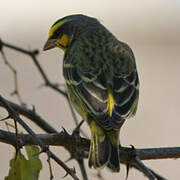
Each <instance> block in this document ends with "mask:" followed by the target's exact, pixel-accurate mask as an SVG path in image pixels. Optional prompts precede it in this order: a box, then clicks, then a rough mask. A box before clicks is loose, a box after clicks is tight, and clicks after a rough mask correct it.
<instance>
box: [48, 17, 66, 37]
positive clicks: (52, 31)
mask: <svg viewBox="0 0 180 180" xmlns="http://www.w3.org/2000/svg"><path fill="white" fill-rule="evenodd" d="M66 22H67V20H62V21H60V22H58V23H56V24H55V25H54V26H52V27H51V29H50V30H49V38H50V37H52V36H53V34H54V32H55V31H56V30H57V29H58V28H60V27H61V26H62V25H63V24H64V23H66Z"/></svg>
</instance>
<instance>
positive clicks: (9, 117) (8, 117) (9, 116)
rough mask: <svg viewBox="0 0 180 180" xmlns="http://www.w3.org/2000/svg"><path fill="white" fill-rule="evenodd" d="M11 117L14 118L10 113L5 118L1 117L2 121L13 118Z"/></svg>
mask: <svg viewBox="0 0 180 180" xmlns="http://www.w3.org/2000/svg"><path fill="white" fill-rule="evenodd" d="M11 118H12V116H11V115H8V116H7V117H5V118H3V119H0V121H5V120H7V119H11Z"/></svg>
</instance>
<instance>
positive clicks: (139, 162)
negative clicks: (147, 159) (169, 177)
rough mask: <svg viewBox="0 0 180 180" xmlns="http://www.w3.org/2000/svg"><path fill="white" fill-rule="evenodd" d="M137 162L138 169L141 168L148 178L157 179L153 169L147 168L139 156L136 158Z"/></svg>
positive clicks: (150, 179)
mask: <svg viewBox="0 0 180 180" xmlns="http://www.w3.org/2000/svg"><path fill="white" fill-rule="evenodd" d="M135 164H136V167H137V168H138V169H140V170H141V171H142V172H143V173H144V174H145V175H146V176H147V177H148V178H149V180H155V179H156V176H155V175H154V174H153V173H152V171H151V170H150V169H149V168H147V167H146V166H145V165H144V164H143V162H142V161H141V160H140V159H139V157H138V156H136V158H135Z"/></svg>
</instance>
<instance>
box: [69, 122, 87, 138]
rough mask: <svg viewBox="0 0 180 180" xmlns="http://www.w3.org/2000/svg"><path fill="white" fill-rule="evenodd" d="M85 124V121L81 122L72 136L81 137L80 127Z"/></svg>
mask: <svg viewBox="0 0 180 180" xmlns="http://www.w3.org/2000/svg"><path fill="white" fill-rule="evenodd" d="M83 122H84V120H81V122H80V123H79V124H78V125H77V127H76V128H75V129H74V131H73V133H72V136H75V135H78V136H80V133H79V130H80V127H81V125H82V124H83Z"/></svg>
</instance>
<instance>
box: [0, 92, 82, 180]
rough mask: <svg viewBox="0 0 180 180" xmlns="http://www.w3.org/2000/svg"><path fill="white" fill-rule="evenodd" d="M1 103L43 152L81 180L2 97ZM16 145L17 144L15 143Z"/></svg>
mask: <svg viewBox="0 0 180 180" xmlns="http://www.w3.org/2000/svg"><path fill="white" fill-rule="evenodd" d="M0 101H1V102H2V104H3V105H4V107H5V108H6V110H7V111H8V113H9V115H10V117H11V118H12V119H14V120H15V121H17V122H18V123H19V124H20V125H21V126H22V127H23V128H24V129H25V130H26V131H27V132H28V133H29V134H30V135H31V137H32V138H33V140H34V141H35V142H36V143H37V144H38V145H39V146H40V148H41V152H46V153H47V154H48V156H49V157H51V158H52V159H53V160H54V161H56V163H58V164H59V165H60V166H61V167H62V168H63V169H64V170H65V171H66V172H67V174H69V175H71V176H72V177H73V178H74V179H75V180H79V178H78V177H77V176H76V174H75V171H74V170H73V169H70V168H69V167H68V166H66V164H64V163H63V162H62V161H61V160H60V159H59V158H58V157H57V156H56V155H55V154H54V153H52V152H51V151H50V150H49V148H48V146H47V145H45V144H44V143H43V142H42V141H41V139H40V138H38V137H37V136H36V134H35V133H34V131H33V130H32V129H31V128H29V127H28V125H27V124H26V123H25V122H24V121H23V120H22V119H21V118H20V117H19V114H18V113H17V112H16V111H14V109H13V108H12V107H11V106H10V105H9V104H8V102H7V101H6V100H5V99H4V98H3V97H2V96H1V95H0ZM15 144H16V143H15Z"/></svg>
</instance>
